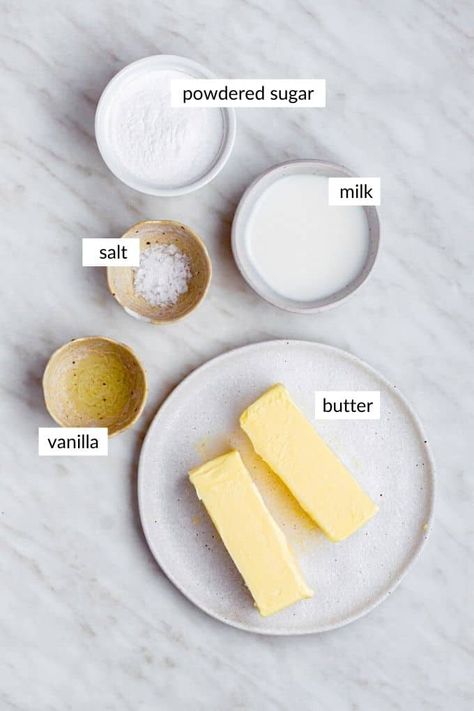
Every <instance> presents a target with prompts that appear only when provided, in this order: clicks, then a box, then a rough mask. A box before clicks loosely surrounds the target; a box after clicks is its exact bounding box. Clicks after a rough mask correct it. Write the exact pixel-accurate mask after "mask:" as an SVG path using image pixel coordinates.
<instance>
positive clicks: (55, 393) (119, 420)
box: [43, 336, 147, 436]
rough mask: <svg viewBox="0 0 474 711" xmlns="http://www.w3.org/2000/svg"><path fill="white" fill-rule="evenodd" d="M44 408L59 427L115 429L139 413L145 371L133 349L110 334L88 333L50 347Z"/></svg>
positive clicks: (113, 431) (143, 397)
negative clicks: (53, 348)
mask: <svg viewBox="0 0 474 711" xmlns="http://www.w3.org/2000/svg"><path fill="white" fill-rule="evenodd" d="M43 392H44V399H45V403H46V408H47V410H48V412H49V414H50V415H51V417H52V418H53V419H54V420H56V422H57V423H58V424H59V425H62V426H63V427H107V428H108V431H109V436H112V435H115V434H118V433H119V432H122V431H123V430H126V429H127V428H128V427H130V426H131V425H133V423H134V422H136V420H137V419H138V418H139V417H140V414H141V412H142V410H143V407H144V405H145V401H146V397H147V383H146V374H145V371H144V369H143V367H142V365H141V363H140V361H139V360H138V358H137V356H136V355H135V354H134V353H133V351H132V350H131V349H130V348H129V347H128V346H126V345H124V344H123V343H118V342H117V341H113V340H112V339H110V338H103V337H101V336H89V337H87V338H77V339H75V340H73V341H70V342H69V343H66V344H65V345H64V346H61V348H58V350H57V351H55V352H54V353H53V355H52V356H51V358H50V359H49V362H48V364H47V366H46V369H45V371H44V375H43Z"/></svg>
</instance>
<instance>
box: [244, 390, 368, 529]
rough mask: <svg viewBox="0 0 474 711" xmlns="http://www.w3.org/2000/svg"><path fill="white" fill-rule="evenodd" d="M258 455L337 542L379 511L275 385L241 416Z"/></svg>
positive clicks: (283, 392) (286, 395) (282, 391)
mask: <svg viewBox="0 0 474 711" xmlns="http://www.w3.org/2000/svg"><path fill="white" fill-rule="evenodd" d="M240 424H241V427H242V429H243V430H244V431H245V432H246V433H247V435H248V437H249V438H250V440H251V442H252V444H253V447H254V449H255V451H256V452H257V454H258V455H259V456H260V457H262V459H263V460H264V461H265V462H266V463H267V464H268V465H269V466H270V468H271V469H273V471H274V472H275V474H277V475H278V476H279V477H280V478H281V479H282V480H283V482H284V483H285V484H286V486H287V487H288V488H289V489H290V491H291V492H292V494H293V495H294V497H295V498H296V499H297V500H298V502H299V503H300V505H301V507H302V508H303V509H304V510H305V511H306V513H307V514H309V516H311V518H312V519H313V520H314V521H315V522H316V523H317V525H318V526H319V527H320V528H321V529H322V530H323V531H324V533H325V534H326V535H327V536H328V538H330V539H331V540H332V541H342V540H344V538H347V537H348V536H350V535H352V534H353V533H354V532H355V531H357V529H358V528H360V527H361V526H363V525H364V524H365V523H366V522H367V521H368V520H369V519H370V518H371V517H372V516H373V515H374V514H375V513H376V512H377V510H378V508H377V506H376V505H375V504H374V503H373V501H372V500H371V499H370V498H369V496H368V495H367V494H366V493H365V492H364V491H363V490H362V489H361V487H360V486H359V484H358V483H357V482H356V480H355V479H354V478H353V477H352V475H351V474H350V473H349V471H348V470H347V469H346V467H345V466H344V464H342V462H341V461H340V460H339V459H338V458H337V457H336V455H335V454H334V452H333V451H332V450H331V449H330V448H329V447H328V445H327V444H326V443H325V442H324V440H323V439H322V437H320V436H319V434H318V433H317V432H316V430H315V429H314V428H313V427H312V425H311V424H310V423H309V422H308V420H307V419H306V417H305V416H304V415H303V413H302V412H301V411H300V410H299V409H298V408H297V407H296V405H295V404H294V403H293V401H292V400H291V398H290V396H289V394H288V391H287V390H286V388H285V387H284V386H283V385H274V386H273V387H271V388H270V389H269V390H267V392H265V393H264V394H263V395H262V396H261V397H260V398H259V399H258V400H257V401H256V402H254V403H253V405H251V406H250V407H249V408H248V409H247V410H245V412H244V413H242V415H241V417H240Z"/></svg>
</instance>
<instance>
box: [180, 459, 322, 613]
mask: <svg viewBox="0 0 474 711" xmlns="http://www.w3.org/2000/svg"><path fill="white" fill-rule="evenodd" d="M189 478H190V480H191V482H192V484H193V485H194V487H195V489H196V493H197V495H198V497H199V499H201V501H202V502H203V504H204V506H205V507H206V509H207V512H208V513H209V516H210V517H211V519H212V521H213V523H214V525H215V527H216V529H217V531H218V533H219V535H220V537H221V538H222V541H223V542H224V545H225V547H226V548H227V551H228V552H229V554H230V556H231V558H232V560H233V561H234V563H235V565H236V566H237V568H238V570H239V572H240V574H241V575H242V577H243V579H244V581H245V584H246V585H247V587H248V589H249V590H250V592H251V594H252V596H253V598H254V600H255V604H256V606H257V608H258V610H259V612H260V613H261V614H262V615H263V616H264V617H266V616H267V615H272V614H273V613H275V612H278V611H279V610H282V609H283V608H284V607H287V606H288V605H292V604H293V603H295V602H298V601H299V600H302V599H304V598H308V597H311V596H312V595H313V591H312V590H310V588H309V587H308V586H307V585H306V583H305V581H304V579H303V576H302V574H301V572H300V570H299V567H298V564H297V562H296V559H295V558H294V556H293V554H292V552H291V550H290V548H289V546H288V543H287V541H286V538H285V536H284V535H283V533H282V531H281V530H280V528H279V527H278V526H277V524H276V522H275V521H274V519H273V518H272V516H271V514H270V512H269V511H268V509H267V507H266V505H265V503H264V501H263V499H262V497H261V496H260V493H259V491H258V489H257V487H256V486H255V484H254V483H253V481H252V479H251V477H250V474H249V473H248V471H247V469H246V468H245V466H244V463H243V462H242V459H241V457H240V454H239V453H238V452H237V451H235V450H233V451H231V452H228V453H227V454H224V455H222V456H221V457H217V458H216V459H212V460H211V461H210V462H207V463H206V464H203V465H202V466H201V467H197V468H196V469H192V470H191V471H190V472H189Z"/></svg>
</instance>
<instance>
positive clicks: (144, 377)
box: [41, 336, 148, 439]
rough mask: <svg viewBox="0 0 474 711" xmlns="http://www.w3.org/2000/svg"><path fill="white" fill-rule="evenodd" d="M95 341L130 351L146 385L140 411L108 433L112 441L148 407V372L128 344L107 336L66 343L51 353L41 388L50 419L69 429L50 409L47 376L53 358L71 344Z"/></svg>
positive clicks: (89, 337) (73, 340) (79, 339)
mask: <svg viewBox="0 0 474 711" xmlns="http://www.w3.org/2000/svg"><path fill="white" fill-rule="evenodd" d="M93 340H99V341H105V342H107V343H112V344H113V345H114V346H119V347H120V348H123V349H124V350H125V351H128V353H129V354H130V355H131V356H132V357H133V358H134V360H135V362H136V364H137V367H138V369H139V370H140V372H141V374H142V375H143V385H144V387H143V398H142V401H141V403H140V405H139V407H138V410H137V411H136V413H135V414H134V416H133V418H132V419H131V420H130V422H127V423H126V424H125V425H124V426H123V427H121V428H119V429H118V430H115V431H114V432H112V433H110V432H108V433H107V434H108V437H109V439H110V438H111V437H115V436H116V435H118V434H120V433H121V432H125V431H126V430H128V429H129V428H130V427H133V425H134V424H135V423H136V422H137V420H138V419H139V417H140V415H141V414H142V412H143V409H144V407H145V405H146V401H147V399H148V378H147V374H146V370H145V368H144V366H143V364H142V362H141V360H140V358H139V357H138V356H137V354H136V353H135V351H134V350H133V349H132V348H130V346H127V344H126V343H122V341H116V340H115V339H114V338H108V337H107V336H81V337H80V338H71V339H70V340H69V341H67V342H66V343H63V344H62V345H61V346H59V348H56V350H55V351H53V353H51V355H50V356H49V358H48V362H47V363H46V367H45V369H44V371H43V377H42V378H41V386H42V390H43V400H44V404H45V407H46V410H47V412H48V414H49V415H50V417H52V419H53V420H54V421H55V422H57V423H58V425H60V427H66V428H67V427H68V425H67V424H65V423H64V422H61V421H60V420H58V419H57V418H56V417H55V415H53V413H52V412H51V410H50V408H49V404H48V400H47V398H46V390H45V380H46V376H47V374H48V371H49V369H50V368H51V367H52V365H51V364H52V361H53V358H55V357H56V356H57V355H59V353H60V352H61V351H63V350H65V349H66V348H68V346H70V345H71V343H76V344H77V343H86V342H87V341H93Z"/></svg>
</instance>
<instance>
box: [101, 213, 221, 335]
mask: <svg viewBox="0 0 474 711" xmlns="http://www.w3.org/2000/svg"><path fill="white" fill-rule="evenodd" d="M130 237H139V238H140V252H143V251H145V250H146V249H148V248H149V247H152V246H153V245H155V244H163V245H169V244H173V245H175V246H176V247H177V248H178V249H179V250H180V251H181V252H183V253H184V254H185V255H186V256H187V257H188V259H189V262H190V269H191V278H190V280H189V284H188V290H187V292H186V293H185V294H181V296H180V297H179V298H178V300H177V302H176V303H175V304H170V305H167V306H154V305H153V304H150V303H148V301H146V300H145V299H144V298H143V297H142V296H141V295H140V294H137V293H135V289H134V275H135V269H134V267H107V283H108V286H109V289H110V292H111V294H112V296H114V297H115V299H117V301H118V302H119V304H121V305H122V306H123V308H124V309H125V311H126V312H127V313H128V314H130V315H131V316H135V318H138V319H141V320H143V321H148V322H149V323H154V324H163V323H171V322H173V321H177V320H178V319H180V318H183V317H184V316H187V315H188V314H190V313H191V311H194V309H195V308H196V307H197V306H198V304H200V303H201V301H202V300H203V299H204V297H205V295H206V293H207V290H208V288H209V284H210V281H211V274H212V266H211V260H210V259H209V255H208V253H207V249H206V247H205V245H204V243H203V242H202V240H201V239H200V238H199V237H198V236H197V234H195V233H194V232H193V231H192V230H191V229H190V228H189V227H186V225H183V224H181V223H180V222H175V221H174V220H145V221H144V222H139V223H138V224H136V225H134V226H133V227H130V229H129V230H128V231H127V232H126V233H125V234H124V235H123V237H122V238H123V239H127V238H130Z"/></svg>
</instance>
